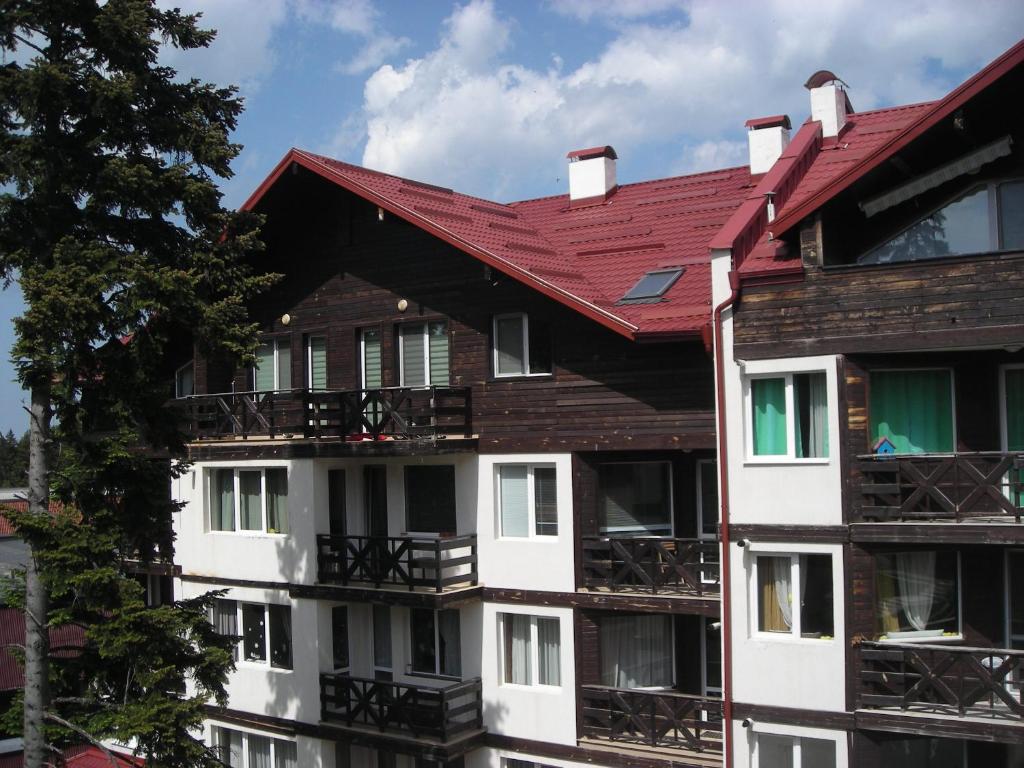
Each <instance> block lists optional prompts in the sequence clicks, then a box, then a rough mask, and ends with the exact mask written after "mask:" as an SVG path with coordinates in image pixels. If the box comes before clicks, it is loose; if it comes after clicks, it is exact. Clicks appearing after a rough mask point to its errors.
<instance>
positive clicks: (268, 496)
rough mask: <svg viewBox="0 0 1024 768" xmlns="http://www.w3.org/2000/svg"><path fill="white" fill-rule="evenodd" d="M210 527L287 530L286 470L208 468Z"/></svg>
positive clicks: (217, 528) (227, 529)
mask: <svg viewBox="0 0 1024 768" xmlns="http://www.w3.org/2000/svg"><path fill="white" fill-rule="evenodd" d="M210 530H212V531H265V532H266V533H288V470H287V469H285V468H284V467H272V468H271V467H268V468H266V469H212V470H210Z"/></svg>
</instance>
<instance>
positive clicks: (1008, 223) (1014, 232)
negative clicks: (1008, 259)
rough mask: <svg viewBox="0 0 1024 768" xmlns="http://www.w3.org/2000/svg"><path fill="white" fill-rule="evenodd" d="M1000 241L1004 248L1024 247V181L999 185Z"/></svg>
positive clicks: (1016, 249)
mask: <svg viewBox="0 0 1024 768" xmlns="http://www.w3.org/2000/svg"><path fill="white" fill-rule="evenodd" d="M999 243H1000V247H1001V248H1003V249H1004V250H1012V251H1019V250H1021V249H1024V181H1011V182H1008V183H1006V184H1000V185H999Z"/></svg>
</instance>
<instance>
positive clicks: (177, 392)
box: [174, 359, 196, 398]
mask: <svg viewBox="0 0 1024 768" xmlns="http://www.w3.org/2000/svg"><path fill="white" fill-rule="evenodd" d="M186 368H191V369H192V391H191V392H189V393H188V394H184V395H183V394H182V393H181V373H182V371H184V370H185V369H186ZM195 393H196V361H195V360H194V359H193V360H189V361H188V362H187V363H185V364H184V365H182V366H179V367H178V368H176V369H175V371H174V396H175V397H176V398H182V397H191V396H192V395H194V394H195Z"/></svg>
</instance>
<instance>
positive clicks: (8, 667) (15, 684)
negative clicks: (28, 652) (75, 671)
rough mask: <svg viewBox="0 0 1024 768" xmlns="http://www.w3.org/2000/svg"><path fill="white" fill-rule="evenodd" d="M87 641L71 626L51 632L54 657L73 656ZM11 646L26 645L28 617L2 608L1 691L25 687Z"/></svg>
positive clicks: (0, 616)
mask: <svg viewBox="0 0 1024 768" xmlns="http://www.w3.org/2000/svg"><path fill="white" fill-rule="evenodd" d="M84 640H85V630H83V629H82V627H79V626H77V625H73V624H68V625H64V626H61V627H51V628H50V650H51V653H53V654H56V655H59V654H68V655H71V654H74V653H76V652H77V651H76V650H75V649H77V648H78V647H79V646H81V644H82V643H83V642H84ZM9 645H20V646H24V645H25V615H24V614H23V613H22V612H21V610H20V609H18V608H0V691H16V690H18V689H20V688H23V687H24V686H25V670H24V668H23V667H22V666H21V662H19V661H18V660H17V659H16V658H15V657H14V654H13V653H11V651H10V649H8V648H7V646H9Z"/></svg>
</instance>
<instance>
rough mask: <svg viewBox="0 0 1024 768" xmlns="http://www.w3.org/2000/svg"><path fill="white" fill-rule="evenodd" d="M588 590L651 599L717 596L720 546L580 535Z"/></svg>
mask: <svg viewBox="0 0 1024 768" xmlns="http://www.w3.org/2000/svg"><path fill="white" fill-rule="evenodd" d="M582 539H583V559H582V578H581V584H582V585H583V587H584V588H586V589H591V590H598V591H607V592H634V593H637V592H639V593H644V594H654V595H693V596H698V597H703V596H705V595H717V594H718V589H719V586H718V585H719V565H718V543H717V542H714V541H700V540H697V539H672V538H663V537H656V536H642V537H641V536H583V537H582Z"/></svg>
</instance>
